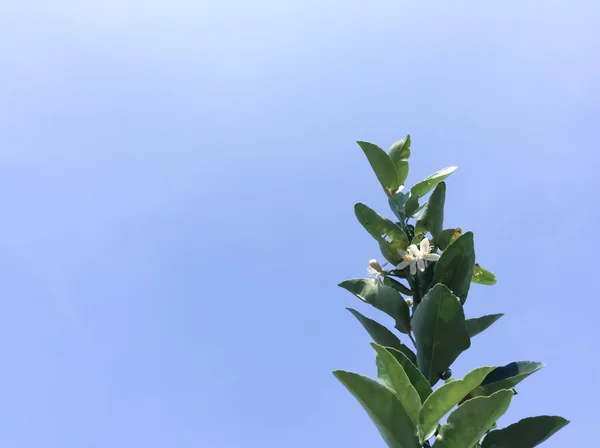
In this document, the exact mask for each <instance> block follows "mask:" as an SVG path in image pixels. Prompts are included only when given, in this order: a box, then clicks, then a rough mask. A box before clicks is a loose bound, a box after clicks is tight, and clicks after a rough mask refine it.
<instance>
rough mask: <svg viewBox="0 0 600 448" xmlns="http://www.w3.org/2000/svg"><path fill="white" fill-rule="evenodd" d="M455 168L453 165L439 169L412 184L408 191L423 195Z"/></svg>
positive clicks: (418, 195)
mask: <svg viewBox="0 0 600 448" xmlns="http://www.w3.org/2000/svg"><path fill="white" fill-rule="evenodd" d="M455 170H456V167H455V166H450V167H448V168H444V169H443V170H439V171H437V172H435V173H433V174H432V175H431V176H429V177H428V178H427V179H425V180H422V181H421V182H419V183H418V184H415V185H413V187H412V188H411V189H410V193H411V195H413V196H416V197H419V198H421V197H423V196H425V195H426V194H427V193H429V192H430V191H431V190H432V189H433V188H435V186H436V185H437V184H439V183H440V182H441V181H443V180H444V179H446V178H447V177H448V176H450V174H452V173H453V172H454V171H455Z"/></svg>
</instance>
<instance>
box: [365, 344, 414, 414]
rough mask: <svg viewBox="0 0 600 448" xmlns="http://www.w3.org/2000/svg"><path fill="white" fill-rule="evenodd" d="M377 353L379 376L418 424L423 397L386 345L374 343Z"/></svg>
mask: <svg viewBox="0 0 600 448" xmlns="http://www.w3.org/2000/svg"><path fill="white" fill-rule="evenodd" d="M371 346H372V347H373V349H375V352H376V353H377V378H379V381H381V383H383V384H384V385H385V386H387V388H388V389H390V390H391V391H392V392H394V393H395V394H396V396H397V397H398V400H400V403H402V407H403V408H404V410H405V411H406V413H407V414H408V416H409V417H410V419H411V420H412V422H413V424H414V425H415V426H416V425H418V424H419V413H420V412H421V398H420V397H419V394H418V393H417V391H416V389H415V388H414V387H413V385H412V383H411V382H410V378H409V377H408V375H407V374H406V372H405V371H404V368H403V367H402V365H401V364H400V363H399V362H398V360H397V359H396V357H395V356H394V355H393V354H391V353H390V352H389V351H387V349H386V348H385V347H382V346H381V345H377V344H375V343H372V344H371Z"/></svg>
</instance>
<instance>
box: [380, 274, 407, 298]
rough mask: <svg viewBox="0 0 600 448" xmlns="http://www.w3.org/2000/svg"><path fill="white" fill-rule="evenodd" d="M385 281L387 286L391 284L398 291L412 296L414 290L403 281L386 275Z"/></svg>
mask: <svg viewBox="0 0 600 448" xmlns="http://www.w3.org/2000/svg"><path fill="white" fill-rule="evenodd" d="M383 283H384V284H385V285H386V286H390V287H392V288H394V289H395V290H396V291H398V292H399V293H401V294H405V295H407V296H412V294H413V293H412V291H411V290H410V289H409V288H408V287H407V286H405V285H403V284H402V283H400V282H399V281H398V280H395V279H393V278H391V277H388V276H386V277H385V279H384V280H383Z"/></svg>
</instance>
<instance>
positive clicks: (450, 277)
mask: <svg viewBox="0 0 600 448" xmlns="http://www.w3.org/2000/svg"><path fill="white" fill-rule="evenodd" d="M474 266H475V248H474V244H473V232H467V233H465V234H463V235H461V236H460V237H458V238H457V239H456V241H455V242H454V243H452V244H450V246H448V248H447V249H446V250H445V251H444V252H442V256H441V257H440V259H439V260H438V261H437V262H436V263H435V271H434V275H433V281H434V283H442V284H444V285H446V286H447V287H448V288H450V290H451V291H452V292H453V293H454V294H456V295H457V296H458V297H460V301H461V303H463V304H464V303H465V301H466V300H467V295H468V294H469V288H470V287H471V278H472V277H473V267H474Z"/></svg>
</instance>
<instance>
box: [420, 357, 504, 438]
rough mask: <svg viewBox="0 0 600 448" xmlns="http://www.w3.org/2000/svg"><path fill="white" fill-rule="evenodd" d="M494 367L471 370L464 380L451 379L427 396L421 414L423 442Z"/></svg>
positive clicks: (421, 436)
mask: <svg viewBox="0 0 600 448" xmlns="http://www.w3.org/2000/svg"><path fill="white" fill-rule="evenodd" d="M492 370H494V367H480V368H478V369H475V370H473V371H471V372H469V373H468V374H467V375H466V376H465V377H464V378H463V379H462V380H454V381H449V382H447V383H446V384H444V385H443V386H440V387H439V388H437V389H436V390H435V391H434V392H433V393H432V394H431V395H430V396H429V398H427V400H426V401H425V403H424V404H423V408H422V409H421V413H420V415H419V439H420V441H421V443H423V442H424V441H425V440H427V439H429V438H430V437H431V436H433V434H434V432H435V430H436V428H437V426H438V423H439V421H440V419H441V418H442V417H443V416H444V415H446V414H447V413H448V412H450V410H451V409H452V408H453V407H454V406H456V405H457V404H458V403H459V402H460V401H461V400H462V399H463V398H464V397H465V396H466V395H467V394H468V393H469V392H471V391H472V390H473V389H474V388H475V387H477V386H479V385H480V384H481V382H482V381H483V379H484V378H485V377H486V375H487V374H488V373H490V372H491V371H492Z"/></svg>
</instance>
